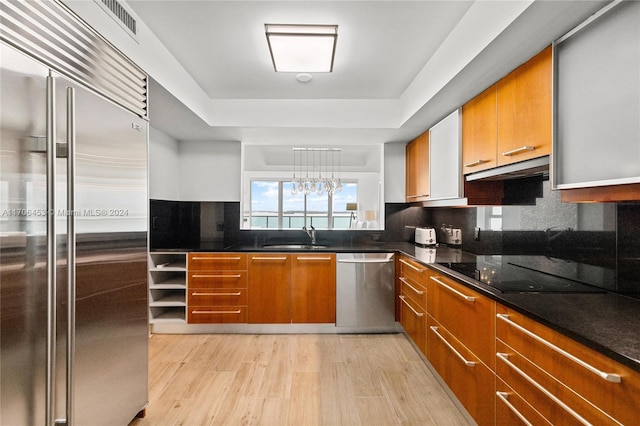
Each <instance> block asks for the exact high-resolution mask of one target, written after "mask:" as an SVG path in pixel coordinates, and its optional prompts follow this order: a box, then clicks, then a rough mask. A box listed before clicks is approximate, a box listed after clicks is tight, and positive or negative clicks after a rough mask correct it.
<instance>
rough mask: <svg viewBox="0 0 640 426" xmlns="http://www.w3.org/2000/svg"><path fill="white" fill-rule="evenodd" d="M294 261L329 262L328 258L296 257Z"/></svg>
mask: <svg viewBox="0 0 640 426" xmlns="http://www.w3.org/2000/svg"><path fill="white" fill-rule="evenodd" d="M296 260H331V258H330V257H296Z"/></svg>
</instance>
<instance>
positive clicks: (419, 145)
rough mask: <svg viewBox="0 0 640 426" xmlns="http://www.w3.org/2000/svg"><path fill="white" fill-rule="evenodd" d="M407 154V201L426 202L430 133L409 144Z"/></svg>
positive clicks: (427, 194) (427, 195) (427, 196)
mask: <svg viewBox="0 0 640 426" xmlns="http://www.w3.org/2000/svg"><path fill="white" fill-rule="evenodd" d="M405 153H406V180H405V197H406V201H407V203H414V202H418V201H426V200H427V199H428V198H429V131H426V132H424V133H423V134H421V135H420V136H418V137H417V138H415V139H414V140H412V141H411V142H409V143H408V144H407V147H406V151H405Z"/></svg>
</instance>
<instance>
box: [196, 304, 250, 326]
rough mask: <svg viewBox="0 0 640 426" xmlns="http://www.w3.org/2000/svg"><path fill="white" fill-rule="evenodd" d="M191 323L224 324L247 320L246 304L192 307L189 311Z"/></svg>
mask: <svg viewBox="0 0 640 426" xmlns="http://www.w3.org/2000/svg"><path fill="white" fill-rule="evenodd" d="M187 316H188V322H189V324H224V323H245V322H247V308H246V306H216V307H192V308H189V311H188V315H187Z"/></svg>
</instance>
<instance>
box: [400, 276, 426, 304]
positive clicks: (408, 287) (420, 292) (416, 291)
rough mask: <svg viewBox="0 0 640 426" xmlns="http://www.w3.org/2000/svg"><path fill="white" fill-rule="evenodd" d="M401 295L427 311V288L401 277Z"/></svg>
mask: <svg viewBox="0 0 640 426" xmlns="http://www.w3.org/2000/svg"><path fill="white" fill-rule="evenodd" d="M399 279H400V285H401V290H400V292H401V294H402V295H403V296H405V297H406V298H408V299H411V300H412V301H413V302H414V303H416V304H417V305H418V306H419V307H420V308H422V310H423V311H426V310H427V288H426V286H424V285H423V284H420V283H417V282H415V281H413V280H412V279H411V278H407V277H400V278H399Z"/></svg>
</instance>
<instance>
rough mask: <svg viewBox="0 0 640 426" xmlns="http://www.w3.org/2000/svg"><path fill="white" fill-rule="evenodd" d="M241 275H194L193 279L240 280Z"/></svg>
mask: <svg viewBox="0 0 640 426" xmlns="http://www.w3.org/2000/svg"><path fill="white" fill-rule="evenodd" d="M240 276H241V275H240V274H233V275H231V274H193V275H192V277H193V278H240Z"/></svg>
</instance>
